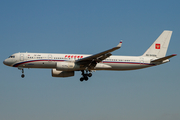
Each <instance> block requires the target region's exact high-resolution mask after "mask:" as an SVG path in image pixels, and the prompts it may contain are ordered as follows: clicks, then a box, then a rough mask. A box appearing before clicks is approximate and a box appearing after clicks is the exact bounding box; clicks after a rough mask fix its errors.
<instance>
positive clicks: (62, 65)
mask: <svg viewBox="0 0 180 120" xmlns="http://www.w3.org/2000/svg"><path fill="white" fill-rule="evenodd" d="M79 68H80V66H79V65H77V64H75V63H74V62H57V64H56V70H61V71H75V70H78V69H79Z"/></svg>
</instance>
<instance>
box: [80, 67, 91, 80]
mask: <svg viewBox="0 0 180 120" xmlns="http://www.w3.org/2000/svg"><path fill="white" fill-rule="evenodd" d="M81 72H82V74H81V75H82V77H81V78H80V81H81V82H82V81H84V80H85V81H87V80H88V79H89V78H88V77H91V76H92V73H88V70H86V74H85V73H84V70H81Z"/></svg>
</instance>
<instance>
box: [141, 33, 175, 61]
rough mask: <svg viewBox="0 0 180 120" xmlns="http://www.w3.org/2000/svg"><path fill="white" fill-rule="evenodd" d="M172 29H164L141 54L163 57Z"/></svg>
mask: <svg viewBox="0 0 180 120" xmlns="http://www.w3.org/2000/svg"><path fill="white" fill-rule="evenodd" d="M171 35H172V31H168V30H164V31H163V32H162V33H161V35H160V36H159V37H158V38H157V39H156V41H155V42H154V43H153V44H152V45H151V46H150V47H149V48H148V49H147V51H146V52H145V53H144V54H143V56H149V57H157V58H161V57H165V56H166V52H167V49H168V46H169V41H170V39H171Z"/></svg>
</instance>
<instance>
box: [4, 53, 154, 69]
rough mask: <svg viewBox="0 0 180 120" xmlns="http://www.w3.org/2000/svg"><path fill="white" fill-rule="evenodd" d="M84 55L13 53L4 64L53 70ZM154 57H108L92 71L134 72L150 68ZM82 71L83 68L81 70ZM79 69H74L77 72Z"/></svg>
mask: <svg viewBox="0 0 180 120" xmlns="http://www.w3.org/2000/svg"><path fill="white" fill-rule="evenodd" d="M88 56H90V55H84V54H50V53H15V54H13V55H12V56H10V57H9V58H7V59H6V60H5V61H4V64H6V65H8V66H11V67H18V68H48V69H54V68H56V65H57V63H58V62H65V61H72V62H75V61H76V60H78V59H81V58H85V57H88ZM153 59H155V57H144V56H113V55H112V56H110V57H108V58H107V59H105V60H103V61H102V62H100V63H97V65H96V67H94V68H93V69H92V70H135V69H141V68H146V67H151V66H154V65H157V64H154V63H153V64H151V60H153ZM82 69H84V68H82ZM79 70H81V69H75V70H74V71H79Z"/></svg>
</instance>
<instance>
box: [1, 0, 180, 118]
mask: <svg viewBox="0 0 180 120" xmlns="http://www.w3.org/2000/svg"><path fill="white" fill-rule="evenodd" d="M179 5H180V2H179V1H177V0H150V1H144V0H126V1H125V0H124V1H120V0H109V1H107V0H90V1H89V0H63V1H62V0H57V1H55V0H51V1H50V0H29V1H26V0H15V1H14V0H1V1H0V43H1V44H0V48H1V51H0V55H1V57H0V61H1V64H0V76H1V77H0V119H1V120H72V119H73V120H170V119H171V120H179V119H180V103H179V101H180V63H179V62H180V57H179V55H180V48H179V45H180V14H179V12H180V7H179ZM163 30H172V31H173V34H172V39H171V42H170V45H169V49H168V52H167V54H168V55H170V54H178V56H176V57H174V58H172V59H171V62H169V63H167V64H163V65H160V66H156V67H152V68H147V69H141V70H136V71H96V72H95V73H93V77H92V78H90V80H89V81H88V82H80V81H79V78H80V77H81V75H80V74H81V73H80V72H76V75H75V77H70V78H53V77H51V71H50V70H49V69H25V75H26V77H25V78H24V79H22V78H21V77H20V75H21V71H19V70H18V69H17V68H11V67H7V66H5V65H4V64H3V63H2V62H3V60H4V59H6V58H7V57H8V56H10V55H11V54H13V53H16V52H26V51H28V52H43V53H47V52H50V53H82V54H94V53H97V52H101V51H104V50H106V49H109V48H111V47H114V46H115V45H117V44H118V42H119V41H120V40H123V46H122V48H121V49H120V50H117V51H115V52H113V54H115V55H129V56H131V55H142V54H143V53H144V52H145V51H146V49H147V48H148V47H149V46H150V45H151V44H152V43H153V42H154V40H155V39H156V38H157V37H158V36H159V35H160V34H161V33H162V31H163Z"/></svg>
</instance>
